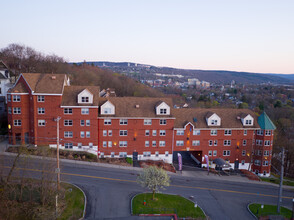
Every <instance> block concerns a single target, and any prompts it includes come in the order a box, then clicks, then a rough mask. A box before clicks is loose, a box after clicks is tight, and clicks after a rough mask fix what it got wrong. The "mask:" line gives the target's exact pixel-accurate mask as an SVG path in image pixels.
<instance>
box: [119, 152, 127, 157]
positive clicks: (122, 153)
mask: <svg viewBox="0 0 294 220" xmlns="http://www.w3.org/2000/svg"><path fill="white" fill-rule="evenodd" d="M119 157H127V152H119Z"/></svg>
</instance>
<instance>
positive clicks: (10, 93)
mask: <svg viewBox="0 0 294 220" xmlns="http://www.w3.org/2000/svg"><path fill="white" fill-rule="evenodd" d="M29 94H30V93H16V92H9V93H7V95H29Z"/></svg>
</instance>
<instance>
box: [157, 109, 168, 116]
mask: <svg viewBox="0 0 294 220" xmlns="http://www.w3.org/2000/svg"><path fill="white" fill-rule="evenodd" d="M159 111H160V114H161V115H166V114H167V109H166V108H161V109H159Z"/></svg>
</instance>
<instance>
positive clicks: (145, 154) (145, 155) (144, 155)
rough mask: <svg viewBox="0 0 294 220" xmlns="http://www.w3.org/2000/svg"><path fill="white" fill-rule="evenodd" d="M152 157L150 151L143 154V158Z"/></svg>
mask: <svg viewBox="0 0 294 220" xmlns="http://www.w3.org/2000/svg"><path fill="white" fill-rule="evenodd" d="M150 156H151V152H150V151H144V152H143V157H150Z"/></svg>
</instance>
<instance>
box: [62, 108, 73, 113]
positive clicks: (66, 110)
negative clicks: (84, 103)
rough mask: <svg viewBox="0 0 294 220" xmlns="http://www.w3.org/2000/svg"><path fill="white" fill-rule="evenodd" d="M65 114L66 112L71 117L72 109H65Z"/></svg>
mask: <svg viewBox="0 0 294 220" xmlns="http://www.w3.org/2000/svg"><path fill="white" fill-rule="evenodd" d="M63 112H64V114H65V115H71V114H72V108H65V109H64V110H63Z"/></svg>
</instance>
